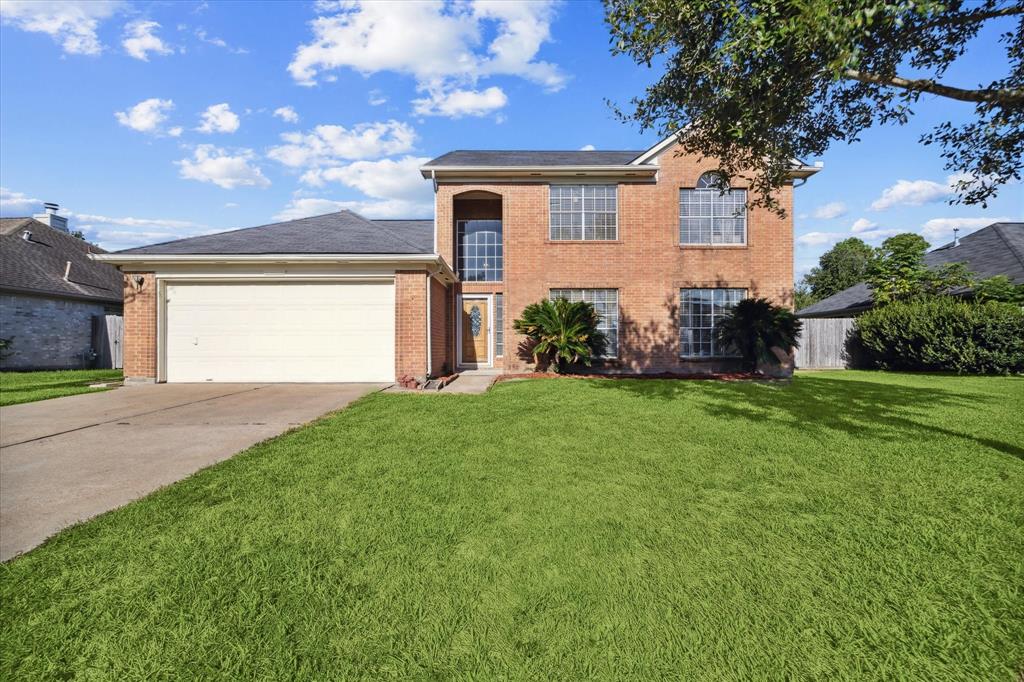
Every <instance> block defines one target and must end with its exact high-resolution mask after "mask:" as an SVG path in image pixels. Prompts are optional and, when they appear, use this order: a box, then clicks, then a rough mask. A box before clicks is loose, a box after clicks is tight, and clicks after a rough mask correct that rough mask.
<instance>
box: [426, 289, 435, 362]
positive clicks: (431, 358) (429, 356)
mask: <svg viewBox="0 0 1024 682" xmlns="http://www.w3.org/2000/svg"><path fill="white" fill-rule="evenodd" d="M433 279H434V275H433V274H431V272H430V270H427V379H429V378H430V377H431V376H432V375H433V374H434V354H433V352H431V348H430V332H431V330H432V329H433V324H431V323H432V320H431V319H430V312H431V309H432V308H431V305H430V290H431V289H433V288H434V287H432V286H431V284H433V281H432V280H433Z"/></svg>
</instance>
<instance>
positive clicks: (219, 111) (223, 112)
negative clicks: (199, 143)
mask: <svg viewBox="0 0 1024 682" xmlns="http://www.w3.org/2000/svg"><path fill="white" fill-rule="evenodd" d="M240 123H241V122H240V121H239V119H238V114H236V113H235V112H233V111H231V106H230V105H228V103H227V102H222V103H221V104H212V105H210V106H208V107H206V111H204V112H203V113H202V117H201V118H200V121H199V127H198V128H196V130H198V131H199V132H201V133H233V132H235V131H236V130H238V126H239V125H240Z"/></svg>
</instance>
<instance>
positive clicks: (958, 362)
mask: <svg viewBox="0 0 1024 682" xmlns="http://www.w3.org/2000/svg"><path fill="white" fill-rule="evenodd" d="M852 343H853V345H854V348H853V349H851V350H853V351H854V354H855V355H857V356H858V357H859V358H862V359H863V361H864V362H865V363H866V364H867V366H869V367H876V368H880V369H898V370H931V371H950V372H957V373H960V374H1009V373H1012V372H1024V310H1022V309H1021V307H1020V306H1018V305H1015V304H1011V303H998V302H994V301H990V302H988V303H975V302H969V301H964V300H960V299H956V298H953V297H950V296H938V297H935V298H929V299H921V300H911V301H902V302H897V303H890V304H888V305H884V306H880V307H878V308H875V309H874V310H870V311H868V312H866V313H864V314H863V315H861V316H860V317H859V318H857V323H856V327H855V328H854V337H853V339H852Z"/></svg>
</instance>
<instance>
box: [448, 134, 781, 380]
mask: <svg viewBox="0 0 1024 682" xmlns="http://www.w3.org/2000/svg"><path fill="white" fill-rule="evenodd" d="M660 164H661V165H660V170H659V173H658V182H657V183H656V184H650V183H648V184H640V183H635V184H625V183H623V184H620V185H619V193H618V197H619V200H618V204H619V207H618V208H619V211H618V213H619V234H618V237H619V238H618V240H617V241H614V242H552V241H549V240H548V228H549V224H548V186H547V184H546V183H543V184H541V183H538V184H472V185H469V184H459V185H451V184H442V185H441V186H440V187H439V188H438V197H437V231H438V249H439V251H440V252H441V254H442V255H443V256H444V257H445V258H446V259H447V260H448V262H449V263H452V264H454V259H453V254H454V218H453V211H452V209H453V198H455V197H457V196H458V195H459V194H460V193H462V192H466V191H471V190H484V191H489V192H493V193H495V194H499V195H501V197H502V220H503V228H504V236H505V251H504V255H505V281H504V282H503V284H502V285H498V286H495V285H482V284H464V285H461V288H462V289H464V290H465V291H474V292H480V291H504V294H505V321H506V323H505V332H506V336H505V339H506V341H505V347H506V348H507V349H509V351H507V352H506V354H505V362H504V368H505V369H506V370H510V371H521V370H523V369H527V368H528V367H529V366H530V363H529V362H528V361H526V360H524V359H520V358H518V357H517V354H516V353H515V352H513V350H512V349H515V348H516V346H517V345H518V343H519V342H520V341H521V340H522V337H519V336H517V335H515V334H513V333H512V330H511V323H512V320H514V319H515V318H516V317H518V315H519V314H520V313H521V311H522V309H523V308H524V307H525V306H526V305H527V304H529V303H532V302H534V301H537V300H539V299H541V298H544V297H546V296H547V295H548V292H549V290H550V289H552V288H558V287H588V288H589V287H595V288H614V289H618V290H619V313H620V321H619V328H620V352H619V355H620V361H619V363H618V366H619V367H620V368H621V369H623V370H627V371H692V370H699V369H701V368H702V367H708V366H709V365H708V364H707V363H699V362H698V363H693V362H684V361H682V360H680V358H679V356H678V353H679V348H678V335H679V334H678V323H677V312H678V304H679V289H680V288H684V287H713V286H714V287H741V288H746V289H747V290H748V294H749V295H751V296H755V295H756V296H764V297H767V298H769V299H771V300H773V301H776V302H778V303H781V304H784V305H792V294H793V292H792V288H793V225H792V217H791V216H792V188H791V187H785V188H783V189H782V190H781V191H780V192H779V196H778V199H779V202H780V203H781V205H782V206H783V208H785V209H786V211H787V217H786V218H784V219H783V218H779V217H778V216H777V215H776V214H774V213H773V212H771V211H767V210H765V209H760V208H752V209H749V210H748V213H747V244H746V245H745V246H742V247H681V246H680V245H679V189H680V188H682V187H693V186H694V185H695V184H696V182H697V178H698V177H700V175H701V173H704V172H706V171H709V170H714V169H715V163H714V162H713V161H710V160H704V161H701V160H699V159H698V158H696V157H693V156H676V152H675V151H673V150H669V151H666V152H665V153H663V154H662V155H661V157H660ZM736 186H738V187H741V186H743V183H741V182H736Z"/></svg>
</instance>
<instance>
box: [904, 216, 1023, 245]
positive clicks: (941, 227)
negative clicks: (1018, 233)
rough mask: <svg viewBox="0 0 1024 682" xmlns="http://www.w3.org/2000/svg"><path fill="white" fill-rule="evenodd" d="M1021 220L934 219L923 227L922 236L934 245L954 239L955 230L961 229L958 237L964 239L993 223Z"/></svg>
mask: <svg viewBox="0 0 1024 682" xmlns="http://www.w3.org/2000/svg"><path fill="white" fill-rule="evenodd" d="M1020 220H1021V218H1019V217H1018V218H1005V217H1003V218H932V219H931V220H929V221H927V222H926V223H925V224H924V225H922V226H921V235H922V236H923V237H924V238H925V239H927V240H928V241H929V242H931V243H932V244H933V245H938V244H939V243H942V242H945V241H949V240H951V239H952V238H953V228H954V227H956V228H959V229H960V232H959V234H958V235H957V236H959V237H963V236H966V235H968V234H970V233H971V232H974V231H975V230H980V229H981V228H983V227H987V226H989V225H991V224H992V223H1006V222H1014V221H1020Z"/></svg>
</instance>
